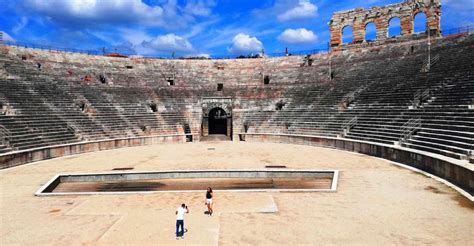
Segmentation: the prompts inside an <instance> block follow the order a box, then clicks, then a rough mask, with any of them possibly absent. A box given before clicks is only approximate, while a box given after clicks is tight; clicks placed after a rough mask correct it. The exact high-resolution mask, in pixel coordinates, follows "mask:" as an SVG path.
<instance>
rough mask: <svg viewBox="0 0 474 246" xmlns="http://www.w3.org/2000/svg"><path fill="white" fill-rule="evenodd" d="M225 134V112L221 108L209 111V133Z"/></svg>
mask: <svg viewBox="0 0 474 246" xmlns="http://www.w3.org/2000/svg"><path fill="white" fill-rule="evenodd" d="M211 134H222V135H227V113H226V112H225V111H224V110H223V109H222V108H213V109H211V111H209V135H211Z"/></svg>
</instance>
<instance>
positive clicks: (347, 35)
mask: <svg viewBox="0 0 474 246" xmlns="http://www.w3.org/2000/svg"><path fill="white" fill-rule="evenodd" d="M342 43H343V44H350V43H352V27H351V26H345V27H344V28H342Z"/></svg>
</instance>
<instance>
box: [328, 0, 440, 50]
mask: <svg viewBox="0 0 474 246" xmlns="http://www.w3.org/2000/svg"><path fill="white" fill-rule="evenodd" d="M420 11H422V12H423V13H424V14H425V15H426V27H427V28H426V29H427V31H428V30H429V31H430V33H431V35H432V36H439V35H440V34H441V30H440V19H441V0H406V1H403V2H401V3H398V4H389V5H385V6H378V7H372V8H368V9H364V8H354V9H350V10H347V11H338V12H335V13H334V14H333V15H332V17H331V20H330V21H329V23H328V24H329V30H330V32H331V39H330V47H331V48H336V47H339V46H341V45H342V44H344V43H345V42H343V37H342V34H343V31H342V30H343V29H342V28H343V27H344V28H345V27H346V26H351V27H352V28H353V29H352V32H353V40H352V42H351V45H357V44H360V43H363V41H364V40H365V27H366V23H370V22H374V23H375V25H376V30H377V37H376V40H377V42H383V41H386V39H387V38H388V37H389V36H390V35H389V33H392V32H390V31H389V27H390V25H389V22H390V21H391V20H392V19H393V18H399V22H398V23H399V24H398V23H397V28H396V29H397V31H396V34H395V35H393V33H392V35H391V36H396V37H398V36H408V35H411V34H413V29H414V27H413V21H414V13H418V12H420ZM397 20H398V19H397ZM391 26H392V28H393V23H392V25H391ZM336 49H337V48H336Z"/></svg>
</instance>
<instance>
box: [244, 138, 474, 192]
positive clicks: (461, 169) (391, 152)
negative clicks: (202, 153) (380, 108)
mask: <svg viewBox="0 0 474 246" xmlns="http://www.w3.org/2000/svg"><path fill="white" fill-rule="evenodd" d="M241 135H245V137H243V139H245V141H247V142H271V143H287V144H301V145H309V146H318V147H326V148H334V149H340V150H346V151H351V152H356V153H362V154H365V155H370V156H374V157H379V158H383V159H387V160H390V161H394V162H398V163H402V164H405V165H408V166H410V167H414V168H416V169H419V170H422V171H425V172H427V173H430V174H432V175H434V176H437V177H440V178H442V179H444V180H447V181H448V182H450V183H452V184H454V185H456V186H457V187H459V188H461V189H463V190H465V191H466V192H467V193H469V194H470V195H471V196H472V195H474V172H473V171H472V168H471V167H468V166H462V165H458V164H456V163H453V162H450V161H448V160H447V159H445V158H436V157H435V156H434V155H432V154H428V153H427V154H423V153H422V152H420V151H413V150H408V149H400V148H396V147H394V146H388V145H383V144H375V143H371V142H363V141H354V140H349V139H338V138H329V137H318V136H302V135H288V134H287V135H285V134H241ZM467 165H469V164H467Z"/></svg>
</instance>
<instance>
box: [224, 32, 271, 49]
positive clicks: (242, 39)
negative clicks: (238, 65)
mask: <svg viewBox="0 0 474 246" xmlns="http://www.w3.org/2000/svg"><path fill="white" fill-rule="evenodd" d="M232 42H233V44H232V47H231V48H230V49H229V51H230V52H232V53H245V52H260V51H261V50H262V49H263V44H262V42H260V40H258V39H257V38H256V37H250V36H249V35H247V34H244V33H239V34H237V35H235V37H234V39H232Z"/></svg>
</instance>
